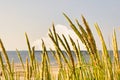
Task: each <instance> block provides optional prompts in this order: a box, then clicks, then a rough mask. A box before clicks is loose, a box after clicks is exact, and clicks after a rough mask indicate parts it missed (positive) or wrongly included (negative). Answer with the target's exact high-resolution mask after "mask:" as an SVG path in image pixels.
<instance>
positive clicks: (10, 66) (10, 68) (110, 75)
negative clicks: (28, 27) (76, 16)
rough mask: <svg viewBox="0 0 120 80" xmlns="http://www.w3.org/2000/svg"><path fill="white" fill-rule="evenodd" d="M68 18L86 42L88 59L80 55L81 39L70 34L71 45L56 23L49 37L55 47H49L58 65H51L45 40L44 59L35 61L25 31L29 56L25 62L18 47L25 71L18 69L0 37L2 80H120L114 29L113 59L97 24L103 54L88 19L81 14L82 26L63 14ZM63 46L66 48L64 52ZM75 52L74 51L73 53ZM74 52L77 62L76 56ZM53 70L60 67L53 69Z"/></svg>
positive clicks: (33, 48) (71, 25)
mask: <svg viewBox="0 0 120 80" xmlns="http://www.w3.org/2000/svg"><path fill="white" fill-rule="evenodd" d="M63 15H64V16H65V18H66V19H67V21H68V23H69V25H70V27H71V29H72V30H73V31H74V32H75V34H76V35H77V36H78V38H79V40H81V42H82V43H83V44H84V46H85V47H86V50H87V52H88V54H89V56H90V59H89V61H88V62H86V61H85V59H84V57H83V55H82V54H81V49H80V44H79V42H77V43H76V42H75V41H74V39H73V38H72V37H71V36H69V39H70V42H71V44H72V49H71V47H70V45H69V44H68V41H67V39H66V37H65V36H64V34H63V35H62V37H60V36H59V35H58V34H57V32H56V30H55V26H54V24H53V25H52V29H49V34H48V35H49V37H50V39H51V40H52V42H53V44H54V50H53V49H50V51H51V55H52V56H53V57H54V58H55V60H56V62H57V66H51V64H50V63H51V61H50V59H49V56H48V52H47V49H46V45H45V42H44V41H43V40H42V45H41V46H42V57H40V58H41V59H42V61H41V62H39V61H37V60H36V57H35V47H31V45H30V42H29V38H28V35H27V33H25V37H26V42H27V46H28V54H29V57H28V58H29V59H30V61H28V58H26V63H24V62H23V60H22V57H21V55H20V51H19V50H18V49H16V52H17V55H18V58H19V60H20V64H21V66H22V71H17V70H16V68H15V63H14V60H13V61H12V63H10V60H9V58H8V55H7V52H6V50H5V47H4V45H3V42H2V40H1V39H0V49H1V52H0V71H1V72H0V79H1V80H3V79H5V80H22V79H24V80H120V62H119V52H118V44H117V38H116V32H115V30H114V32H113V36H112V47H113V61H112V60H111V58H110V55H109V51H108V49H107V46H106V43H105V41H104V38H103V35H102V32H101V30H100V28H99V26H98V24H97V23H95V29H96V31H97V33H98V36H99V39H100V41H101V43H100V44H101V45H102V50H101V52H102V55H100V53H99V50H98V48H97V45H96V41H95V39H94V36H93V34H92V31H91V29H90V26H89V25H88V23H87V21H86V19H85V18H84V17H83V16H82V21H83V23H84V26H82V25H81V24H80V23H79V22H78V20H75V21H76V25H75V24H74V23H73V22H72V21H71V20H70V18H69V17H68V16H67V15H66V14H63ZM60 45H62V47H63V48H64V52H65V53H64V54H63V51H62V49H61V48H60ZM72 51H73V52H74V53H73V52H72ZM73 54H74V55H75V58H76V60H77V62H75V60H74V58H73ZM54 69H57V70H56V71H54Z"/></svg>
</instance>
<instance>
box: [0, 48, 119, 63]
mask: <svg viewBox="0 0 120 80" xmlns="http://www.w3.org/2000/svg"><path fill="white" fill-rule="evenodd" d="M47 53H48V56H49V59H50V63H51V64H52V65H54V64H55V65H56V60H55V59H54V57H53V55H52V53H51V51H48V52H47ZM7 54H8V58H9V61H10V62H12V61H13V60H14V63H20V60H19V58H18V55H17V52H16V51H7ZM54 54H56V53H54ZM63 54H64V55H65V51H63ZM81 54H82V55H83V57H84V59H85V61H86V62H88V61H89V59H90V56H89V54H88V52H87V51H81ZM101 54H102V53H101V51H100V55H101ZM119 54H120V51H119ZM20 55H21V57H22V60H23V62H24V63H25V62H26V58H28V60H30V59H29V55H28V51H27V50H24V51H20ZM72 55H73V58H74V61H75V62H76V61H77V60H76V57H75V54H74V52H73V51H72ZM109 55H110V58H111V60H112V61H113V51H109ZM65 56H66V55H65ZM119 56H120V55H119ZM2 57H3V56H2ZM66 57H67V56H66ZM35 58H36V60H37V61H38V62H40V63H41V61H42V51H35ZM3 59H4V58H3ZM3 61H4V60H3Z"/></svg>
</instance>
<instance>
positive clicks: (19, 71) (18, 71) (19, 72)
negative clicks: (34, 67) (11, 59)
mask: <svg viewBox="0 0 120 80" xmlns="http://www.w3.org/2000/svg"><path fill="white" fill-rule="evenodd" d="M24 66H25V64H24ZM25 67H26V66H25ZM50 70H51V73H52V75H53V76H54V77H57V74H58V70H59V69H58V66H51V67H50ZM25 71H26V68H25V70H24V69H23V67H22V64H20V63H16V64H14V76H15V79H17V77H19V76H20V77H19V78H20V80H24V79H25V75H26V72H25ZM0 80H5V79H4V78H3V73H2V70H1V69H0ZM33 80H34V79H33Z"/></svg>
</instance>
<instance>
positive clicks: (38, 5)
mask: <svg viewBox="0 0 120 80" xmlns="http://www.w3.org/2000/svg"><path fill="white" fill-rule="evenodd" d="M63 12H64V13H66V14H67V15H68V16H69V17H70V18H71V19H72V21H73V22H75V19H76V18H77V19H78V20H79V22H80V23H81V24H82V20H81V15H83V16H84V17H85V18H86V19H87V21H88V23H89V25H90V28H91V29H92V32H93V34H94V36H95V39H96V43H97V45H98V47H99V44H100V41H99V38H98V35H97V33H96V30H95V27H94V23H96V22H97V23H98V25H99V26H100V29H101V31H102V32H103V35H104V38H105V41H106V44H107V45H108V44H111V41H110V38H111V35H112V33H113V29H114V28H115V29H116V32H117V36H118V37H117V38H118V41H119V39H120V38H119V33H120V28H119V27H120V0H1V1H0V38H1V39H2V41H3V43H4V46H5V48H6V49H7V50H15V49H16V48H17V49H19V50H26V49H27V44H26V40H25V35H24V33H25V32H27V34H28V36H29V40H30V43H31V45H32V44H34V43H35V41H38V40H40V39H41V38H47V34H48V29H49V28H51V26H52V23H53V22H54V24H55V25H58V24H59V25H61V26H62V25H63V26H66V28H67V29H68V30H71V28H70V27H69V25H68V23H67V21H66V19H65V17H64V16H63ZM56 28H57V27H56ZM63 28H64V27H63ZM46 42H47V41H46ZM118 43H119V42H118ZM108 47H109V48H111V45H108Z"/></svg>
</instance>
